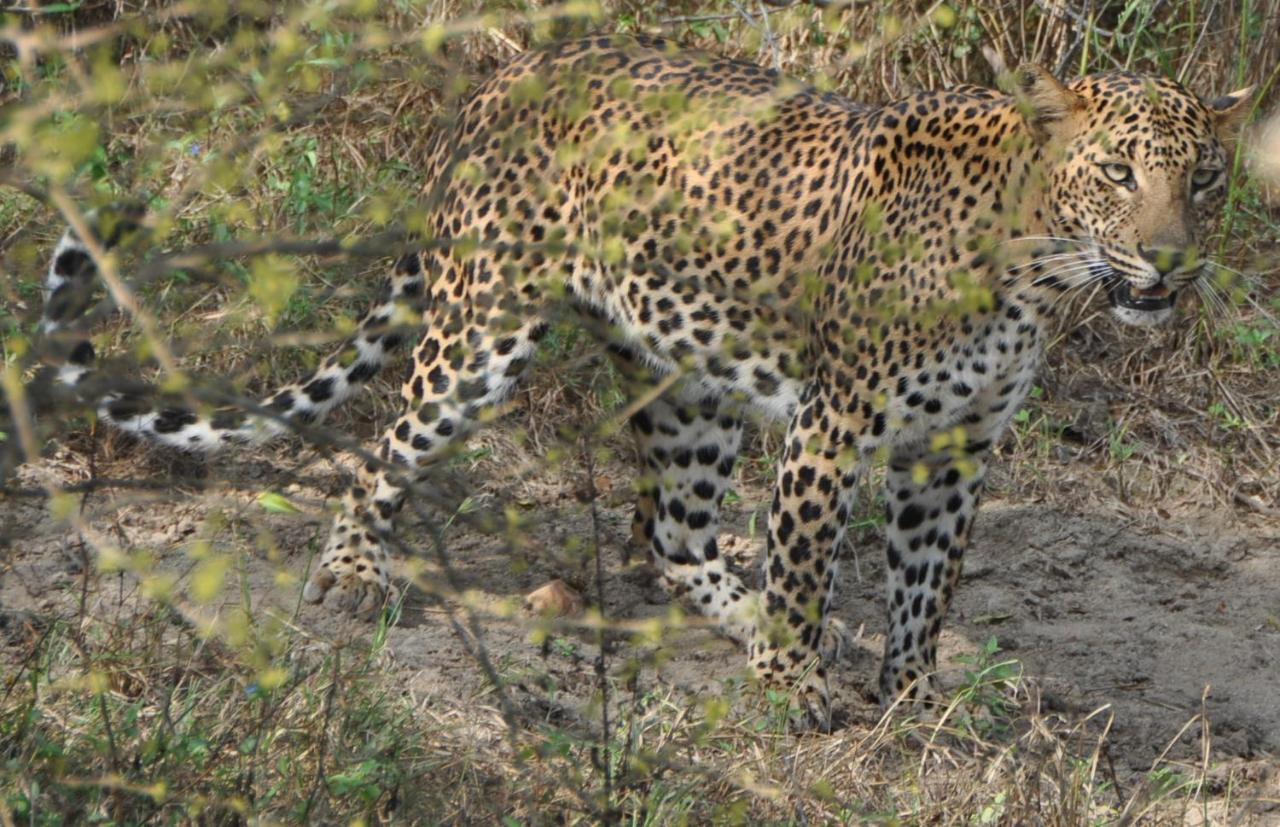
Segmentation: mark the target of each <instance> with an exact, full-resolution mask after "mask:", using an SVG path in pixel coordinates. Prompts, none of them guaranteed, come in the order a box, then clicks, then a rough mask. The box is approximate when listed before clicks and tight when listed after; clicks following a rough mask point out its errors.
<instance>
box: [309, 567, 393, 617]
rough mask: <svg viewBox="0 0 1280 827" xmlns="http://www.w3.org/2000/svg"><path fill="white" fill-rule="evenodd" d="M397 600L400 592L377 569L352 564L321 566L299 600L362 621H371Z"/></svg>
mask: <svg viewBox="0 0 1280 827" xmlns="http://www.w3.org/2000/svg"><path fill="white" fill-rule="evenodd" d="M399 596H400V590H399V589H397V588H396V587H395V586H394V585H393V584H392V583H391V582H390V581H389V580H388V579H387V577H386V575H385V574H384V573H382V572H381V571H380V570H379V569H378V568H377V567H375V566H373V565H372V564H370V563H367V562H364V563H356V562H354V561H353V562H351V563H346V562H344V561H336V564H335V563H328V562H326V563H322V564H321V565H320V568H318V569H316V571H315V573H314V574H312V575H311V579H310V580H308V581H307V585H306V587H305V588H303V590H302V599H303V600H305V601H307V602H308V603H319V604H323V605H324V606H325V607H326V608H328V609H330V610H332V611H335V612H340V613H342V614H349V615H355V616H356V617H358V618H361V619H363V620H373V619H374V618H376V617H377V616H378V613H379V612H380V611H382V609H383V607H384V606H387V605H389V604H392V603H394V602H395V601H396V600H398V599H399Z"/></svg>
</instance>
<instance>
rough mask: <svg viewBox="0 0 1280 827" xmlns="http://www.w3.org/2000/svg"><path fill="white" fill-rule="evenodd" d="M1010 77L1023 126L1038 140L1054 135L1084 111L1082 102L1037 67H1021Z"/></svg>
mask: <svg viewBox="0 0 1280 827" xmlns="http://www.w3.org/2000/svg"><path fill="white" fill-rule="evenodd" d="M1013 77H1014V95H1015V96H1016V97H1017V98H1018V101H1019V103H1021V104H1022V107H1023V115H1024V117H1026V119H1027V123H1028V124H1029V125H1030V126H1031V128H1032V130H1033V131H1034V132H1035V133H1036V134H1037V135H1038V136H1040V137H1047V136H1049V135H1052V134H1054V133H1055V132H1056V131H1057V130H1058V129H1059V128H1061V127H1062V126H1063V125H1065V122H1066V121H1067V120H1068V119H1069V118H1070V116H1071V115H1072V114H1073V113H1075V112H1078V111H1079V110H1081V109H1083V108H1084V99H1083V98H1081V97H1080V96H1079V95H1077V94H1076V93H1075V92H1073V91H1071V90H1070V89H1068V88H1067V87H1066V86H1065V85H1063V83H1062V82H1061V81H1059V80H1058V79H1057V78H1055V77H1054V76H1053V75H1052V74H1051V73H1050V72H1049V71H1048V70H1047V69H1045V68H1043V67H1041V66H1037V65H1035V64H1034V63H1024V64H1022V65H1021V66H1019V67H1018V71H1016V72H1014V76H1013Z"/></svg>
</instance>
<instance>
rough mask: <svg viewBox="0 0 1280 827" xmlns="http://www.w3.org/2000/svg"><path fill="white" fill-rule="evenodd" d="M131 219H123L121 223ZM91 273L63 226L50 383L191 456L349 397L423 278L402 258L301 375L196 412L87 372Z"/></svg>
mask: <svg viewBox="0 0 1280 827" xmlns="http://www.w3.org/2000/svg"><path fill="white" fill-rule="evenodd" d="M130 221H131V219H125V220H124V221H123V224H124V227H125V228H126V229H127V225H128V224H129V222H130ZM135 226H136V225H135ZM122 234H123V232H122V227H121V226H120V224H118V225H117V227H116V228H115V229H113V231H112V232H111V233H110V234H106V235H105V236H104V237H103V238H102V239H101V240H100V242H101V244H102V246H103V248H104V249H109V248H110V247H112V246H114V245H115V244H116V243H117V242H118V241H119V239H120V237H121V236H122ZM97 272H98V271H97V267H96V266H95V264H94V262H93V258H92V257H91V255H90V253H89V250H88V248H87V247H86V246H85V244H84V243H83V242H82V241H81V240H80V239H79V238H78V237H77V236H76V234H75V233H74V232H72V231H71V230H70V229H68V230H67V231H66V232H65V233H64V234H63V236H62V238H61V239H60V240H59V241H58V245H57V247H56V248H55V250H54V255H53V260H52V261H51V262H50V264H49V272H48V275H47V277H46V279H45V284H44V290H43V293H44V311H43V317H42V319H41V330H42V332H43V333H44V334H45V335H46V336H47V337H49V339H50V340H51V341H53V342H56V346H55V347H54V348H53V351H54V358H53V361H54V362H55V366H56V368H57V371H56V376H57V380H58V381H59V382H61V383H62V384H63V385H65V386H67V387H69V388H71V389H72V390H73V391H75V392H76V393H77V394H79V395H80V396H81V398H82V399H84V400H85V401H86V402H87V403H88V404H90V405H92V406H93V407H94V408H95V409H96V411H97V414H98V417H99V418H100V419H101V420H103V421H104V422H106V423H108V424H110V425H111V426H114V427H115V428H118V429H119V430H121V431H125V432H127V433H130V434H134V435H136V436H138V437H141V438H143V439H145V440H148V441H151V442H155V443H160V444H163V445H167V446H170V447H173V448H178V449H180V450H183V451H190V452H198V453H212V452H216V451H219V450H221V449H224V448H227V447H232V446H243V445H255V444H260V443H263V442H266V441H268V440H270V439H272V438H274V437H276V436H279V435H281V434H284V433H287V432H289V431H290V430H291V429H292V427H291V426H296V425H297V424H306V423H311V422H315V421H316V420H318V419H319V418H320V417H322V416H323V415H324V414H326V413H328V412H329V411H330V410H332V409H333V408H335V407H337V406H338V405H339V404H341V403H342V402H344V401H345V400H347V399H349V398H350V397H351V396H353V395H354V394H355V393H356V391H358V390H359V389H360V387H361V386H362V385H364V384H365V383H366V382H368V381H369V379H371V378H372V377H373V376H374V375H376V374H377V372H378V371H379V370H380V369H381V368H382V366H383V365H384V364H385V363H386V361H387V358H388V356H389V354H390V352H391V351H392V350H393V349H395V348H396V347H397V346H398V345H399V344H400V342H401V341H402V340H403V338H404V336H405V331H404V330H403V325H404V322H405V321H406V320H411V321H412V323H413V324H416V323H417V320H418V319H420V318H421V302H422V296H423V294H424V275H425V274H424V272H423V267H422V258H421V256H420V255H418V254H410V255H406V256H403V257H402V258H401V259H400V260H399V261H397V262H396V265H395V268H394V270H393V272H392V274H391V279H390V289H389V291H388V294H387V297H386V299H385V300H384V301H382V302H380V303H379V304H377V305H375V306H374V307H373V308H372V309H370V310H369V311H368V312H367V313H366V314H365V315H364V317H363V318H362V319H361V320H360V323H359V327H358V332H357V333H356V334H355V335H354V336H352V337H351V338H350V339H349V340H347V341H346V342H345V343H344V344H343V345H342V346H341V347H340V348H339V349H338V350H337V352H335V353H334V354H332V355H330V356H329V357H328V358H326V359H325V360H324V361H323V362H322V363H321V364H320V366H319V367H318V368H317V369H316V370H314V371H313V372H312V373H311V374H310V375H308V376H307V377H306V378H304V379H302V380H300V381H298V382H294V383H292V384H289V385H286V386H284V387H282V388H279V389H278V390H276V391H275V392H273V393H271V394H269V395H268V396H266V397H264V398H263V400H262V401H261V402H260V403H258V405H256V406H255V405H245V406H240V408H235V409H231V410H218V411H214V412H206V411H205V410H204V406H203V404H202V405H201V406H200V407H199V408H198V409H197V408H193V407H191V406H189V405H187V404H184V403H185V400H183V401H180V402H179V403H177V404H174V402H173V397H172V396H169V397H165V396H160V395H158V394H155V393H138V392H135V391H122V390H119V389H118V387H119V383H118V382H116V383H115V385H116V388H117V389H109V388H110V387H111V385H112V381H111V380H113V379H114V377H106V376H101V375H99V371H96V370H95V369H94V365H95V361H96V355H95V353H94V348H93V344H92V343H91V341H90V333H91V331H90V330H89V329H87V325H86V324H85V323H84V319H83V317H84V314H85V311H86V310H87V309H88V307H89V306H90V304H91V301H90V297H91V296H92V293H93V288H94V282H95V281H96V276H97ZM57 354H62V356H61V357H59V356H58V355H57ZM95 380H96V381H95ZM104 388H107V389H105V390H104Z"/></svg>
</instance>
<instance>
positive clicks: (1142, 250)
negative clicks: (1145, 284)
mask: <svg viewBox="0 0 1280 827" xmlns="http://www.w3.org/2000/svg"><path fill="white" fill-rule="evenodd" d="M1138 255H1140V256H1142V258H1143V259H1144V260H1145V261H1147V262H1148V263H1149V264H1151V266H1152V267H1155V268H1156V272H1157V273H1159V274H1160V275H1162V276H1167V275H1169V274H1170V273H1172V272H1174V271H1176V270H1179V269H1181V268H1182V266H1183V265H1184V264H1186V263H1187V260H1188V256H1187V252H1186V251H1185V250H1179V249H1177V248H1174V247H1144V246H1142V245H1141V244H1139V245H1138Z"/></svg>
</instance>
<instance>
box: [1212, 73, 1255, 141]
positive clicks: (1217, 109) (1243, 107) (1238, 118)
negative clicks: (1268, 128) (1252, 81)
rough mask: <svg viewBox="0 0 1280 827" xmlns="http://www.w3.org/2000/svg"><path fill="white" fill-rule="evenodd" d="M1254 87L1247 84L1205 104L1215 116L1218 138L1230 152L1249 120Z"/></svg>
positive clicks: (1214, 125)
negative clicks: (1241, 129)
mask: <svg viewBox="0 0 1280 827" xmlns="http://www.w3.org/2000/svg"><path fill="white" fill-rule="evenodd" d="M1253 91H1254V87H1252V86H1246V87H1245V88H1244V89H1237V90H1236V91H1235V92H1232V93H1231V94H1229V95H1222V96H1220V97H1217V98H1214V99H1213V100H1211V101H1209V102H1208V103H1206V104H1205V105H1206V106H1208V107H1209V114H1210V115H1211V116H1212V117H1213V129H1214V131H1215V132H1217V133H1218V140H1219V141H1221V142H1222V145H1223V146H1224V147H1226V149H1227V151H1228V152H1232V151H1234V150H1235V148H1236V144H1237V143H1238V142H1239V141H1240V128H1241V127H1243V126H1244V122H1245V121H1246V120H1248V118H1249V113H1250V112H1252V111H1253V106H1252V98H1253Z"/></svg>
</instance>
